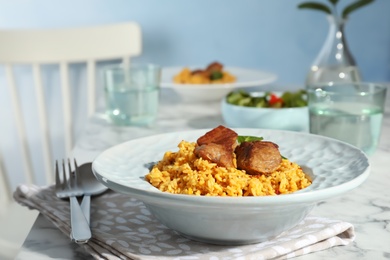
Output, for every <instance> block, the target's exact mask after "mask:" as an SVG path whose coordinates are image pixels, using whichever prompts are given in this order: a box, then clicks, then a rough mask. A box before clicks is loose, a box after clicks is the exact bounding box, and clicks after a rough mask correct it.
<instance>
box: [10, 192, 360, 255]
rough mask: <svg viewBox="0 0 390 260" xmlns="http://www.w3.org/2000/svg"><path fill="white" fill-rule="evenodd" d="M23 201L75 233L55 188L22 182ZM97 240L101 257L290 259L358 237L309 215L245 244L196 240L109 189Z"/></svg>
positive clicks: (101, 199) (94, 214)
mask: <svg viewBox="0 0 390 260" xmlns="http://www.w3.org/2000/svg"><path fill="white" fill-rule="evenodd" d="M14 198H15V200H16V201H18V202H19V203H20V204H22V205H24V206H27V207H29V208H31V209H37V210H38V211H39V212H40V213H41V214H43V215H44V216H45V217H46V218H47V219H49V220H50V221H51V222H53V223H54V224H55V225H56V226H57V227H58V228H59V229H60V230H61V231H62V232H63V233H65V235H66V236H68V235H69V232H70V220H69V202H68V201H66V200H61V199H59V198H57V197H56V195H55V192H54V187H53V186H49V187H37V186H33V185H20V186H19V187H18V188H17V190H16V191H15V193H14ZM91 228H92V236H93V237H92V238H91V240H90V241H89V242H88V243H87V244H84V245H81V246H82V247H84V248H85V249H86V250H87V251H88V252H89V253H90V254H91V255H92V256H93V257H94V258H95V259H287V258H292V257H295V256H299V255H304V254H308V253H312V252H316V251H320V250H324V249H327V248H331V247H334V246H340V245H348V244H349V243H351V242H352V241H353V240H354V239H355V234H354V229H353V226H352V225H351V224H350V223H346V222H341V221H338V220H330V219H325V218H319V217H314V216H308V217H307V218H306V219H305V220H304V221H302V222H301V223H300V224H299V225H298V226H296V227H294V228H293V229H290V230H289V231H287V232H285V233H283V234H281V235H280V236H278V237H277V238H275V239H274V240H270V241H267V242H263V243H258V244H251V245H243V246H219V245H210V244H204V243H200V242H195V241H192V240H189V239H187V238H184V237H182V236H180V235H178V234H177V233H175V232H174V231H172V230H170V229H168V228H167V227H165V226H164V225H162V224H160V223H159V222H158V220H156V219H155V218H154V217H153V216H152V215H151V213H150V212H149V210H148V209H147V208H146V207H145V206H144V204H143V203H142V202H140V201H139V200H136V199H134V198H131V197H130V196H128V195H124V194H121V193H117V192H114V191H108V192H106V193H104V194H102V195H100V196H97V197H93V199H92V204H91Z"/></svg>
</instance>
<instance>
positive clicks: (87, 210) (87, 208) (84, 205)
mask: <svg viewBox="0 0 390 260" xmlns="http://www.w3.org/2000/svg"><path fill="white" fill-rule="evenodd" d="M81 210H82V211H83V214H84V217H85V219H86V220H87V222H88V224H90V225H91V222H90V217H91V195H88V194H87V195H84V197H83V200H82V201H81Z"/></svg>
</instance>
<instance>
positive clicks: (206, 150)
mask: <svg viewBox="0 0 390 260" xmlns="http://www.w3.org/2000/svg"><path fill="white" fill-rule="evenodd" d="M195 154H196V156H198V157H201V158H203V159H205V160H208V161H210V162H214V163H216V164H217V165H218V166H222V167H226V168H230V167H235V165H234V163H233V159H234V158H233V151H232V149H226V147H225V146H224V145H222V144H215V143H209V144H204V145H201V146H197V147H196V148H195Z"/></svg>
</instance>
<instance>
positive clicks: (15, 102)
mask: <svg viewBox="0 0 390 260" xmlns="http://www.w3.org/2000/svg"><path fill="white" fill-rule="evenodd" d="M141 46H142V40H141V30H140V27H139V26H138V24H136V23H122V24H112V25H103V26H94V27H85V28H66V29H65V28H61V29H44V30H43V29H40V30H21V29H18V30H16V29H15V30H0V66H3V67H4V71H5V79H6V85H7V86H8V92H9V95H10V102H11V104H12V113H13V118H14V122H15V131H16V134H17V136H18V139H19V144H17V145H19V146H20V151H21V157H22V162H21V163H22V164H23V165H24V175H25V176H24V179H25V182H26V183H34V182H35V179H34V172H33V167H32V160H31V147H29V144H28V141H27V139H28V138H27V132H28V130H27V129H26V127H25V119H26V116H27V115H24V114H23V111H22V109H21V105H22V104H21V99H20V93H18V88H17V84H16V83H17V80H16V79H15V71H14V67H15V65H20V64H30V65H31V66H32V78H33V82H32V84H31V85H32V86H33V87H34V92H35V97H33V98H35V100H34V102H35V103H36V104H37V111H38V112H37V114H38V119H39V120H38V121H39V122H37V127H39V128H40V129H41V131H40V133H41V138H40V139H41V141H42V143H41V146H42V151H43V152H42V153H43V155H42V158H43V162H42V163H43V165H44V169H45V170H44V172H45V178H46V182H47V184H49V183H52V181H53V169H54V167H53V163H54V162H53V160H52V151H51V147H52V144H51V142H50V138H49V135H48V133H49V124H48V119H47V107H46V105H45V104H46V102H45V93H44V87H43V84H42V81H43V80H42V69H41V68H42V65H45V64H58V66H59V74H60V86H61V98H62V104H61V106H62V109H61V111H62V117H63V119H64V123H63V125H64V129H63V132H64V142H65V144H64V147H65V150H66V151H65V154H66V155H67V154H68V153H69V152H70V150H71V149H72V147H73V144H74V143H73V142H74V137H73V127H74V126H73V118H72V100H71V93H70V89H71V87H70V80H69V65H70V64H71V63H85V64H86V80H87V84H86V85H87V100H85V102H87V104H88V106H87V107H88V108H87V110H88V115H92V114H93V113H94V112H95V109H96V62H98V61H105V60H114V59H115V60H116V59H123V62H129V61H130V58H131V57H133V56H137V55H139V54H140V53H141V48H142V47H141ZM46 98H49V97H46ZM38 123H39V124H38ZM0 130H1V129H0ZM10 174H11V173H10V172H7V164H6V162H5V161H4V156H2V154H1V151H0V191H4V190H5V191H7V192H5V194H4V193H2V194H0V206H1V205H2V202H4V203H5V202H7V201H9V200H10V199H11V196H12V195H11V194H12V190H11V188H10V184H9V175H10ZM12 174H15V173H12ZM7 176H8V177H7Z"/></svg>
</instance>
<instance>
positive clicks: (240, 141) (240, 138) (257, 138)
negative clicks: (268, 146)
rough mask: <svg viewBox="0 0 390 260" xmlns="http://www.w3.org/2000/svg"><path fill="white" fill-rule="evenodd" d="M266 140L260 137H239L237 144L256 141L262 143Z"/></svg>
mask: <svg viewBox="0 0 390 260" xmlns="http://www.w3.org/2000/svg"><path fill="white" fill-rule="evenodd" d="M263 139H264V138H263V137H258V136H249V135H239V136H237V142H238V143H239V144H241V143H243V142H254V141H262V140H263Z"/></svg>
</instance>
